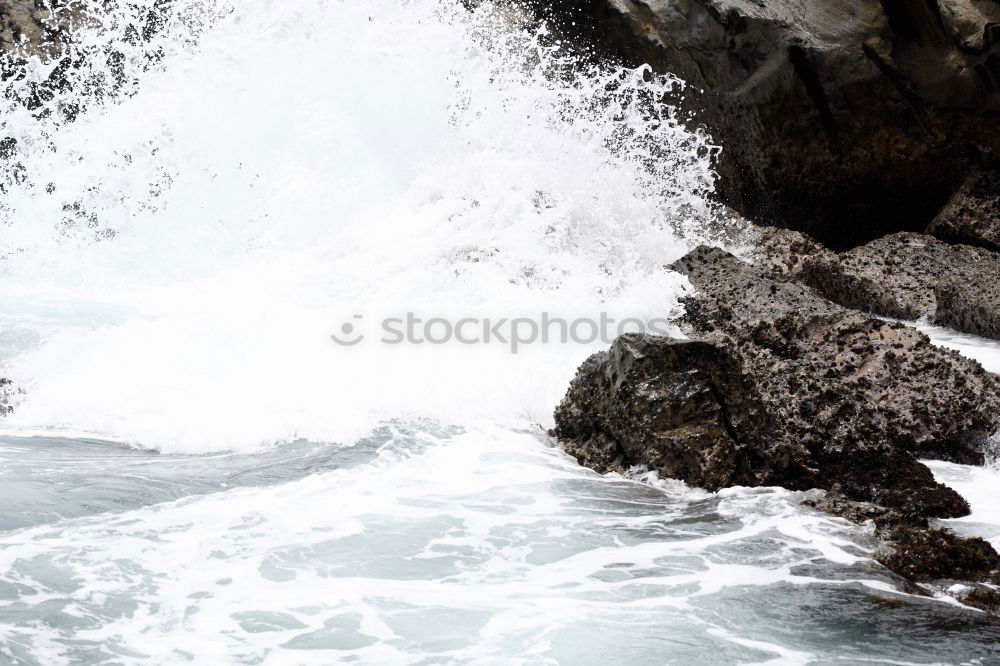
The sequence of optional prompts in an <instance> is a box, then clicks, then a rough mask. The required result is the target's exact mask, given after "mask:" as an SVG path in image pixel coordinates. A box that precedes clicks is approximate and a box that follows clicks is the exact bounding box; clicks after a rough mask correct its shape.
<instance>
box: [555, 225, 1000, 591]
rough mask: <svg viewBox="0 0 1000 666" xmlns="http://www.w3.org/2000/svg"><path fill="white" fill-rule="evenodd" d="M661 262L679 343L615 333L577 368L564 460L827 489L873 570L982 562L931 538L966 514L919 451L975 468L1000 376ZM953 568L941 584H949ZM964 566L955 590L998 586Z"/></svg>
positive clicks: (727, 277) (808, 301) (564, 408)
mask: <svg viewBox="0 0 1000 666" xmlns="http://www.w3.org/2000/svg"><path fill="white" fill-rule="evenodd" d="M793 240H795V239H793ZM796 242H797V241H796ZM671 268H673V269H674V270H677V271H679V272H681V273H684V274H685V275H687V276H688V278H689V280H690V281H691V283H692V284H693V285H694V287H695V289H696V291H695V293H694V294H693V295H691V296H690V297H688V298H686V299H685V305H686V308H687V314H686V315H685V317H684V319H683V322H682V323H683V326H684V330H685V332H686V333H687V334H688V335H690V336H691V337H692V338H693V339H692V340H673V339H669V338H657V337H651V336H640V335H631V336H622V337H621V338H619V339H618V340H616V341H615V343H614V344H613V345H612V347H611V349H609V350H608V351H606V352H601V353H598V354H595V355H594V356H592V357H591V358H589V359H588V360H587V361H585V362H584V364H583V365H582V366H581V367H580V369H579V371H578V373H577V375H576V377H575V378H574V380H573V382H572V383H571V385H570V388H569V390H568V392H567V394H566V397H565V398H564V400H563V401H562V402H561V403H560V405H559V406H558V407H557V409H556V413H555V420H556V428H555V429H554V430H553V431H552V433H551V434H552V435H553V436H554V437H555V438H556V439H557V440H558V441H559V443H560V445H561V446H563V448H564V449H565V450H566V451H567V452H569V453H571V454H572V455H574V456H575V457H576V458H577V459H578V460H579V461H580V462H581V464H584V465H587V466H589V467H593V468H594V469H596V470H597V471H601V472H606V471H622V470H624V469H627V468H628V467H629V466H632V465H638V464H644V465H647V466H648V467H649V468H650V469H652V470H655V471H658V472H659V473H660V475H661V476H663V477H672V478H679V479H682V480H684V481H686V482H688V483H691V484H692V485H699V486H702V487H705V488H707V489H709V490H716V489H719V488H723V487H726V486H730V485H748V486H759V485H780V486H783V487H786V488H789V489H792V490H807V489H811V488H820V489H823V490H827V491H828V492H829V493H831V495H832V496H833V497H835V498H839V500H838V501H839V502H840V503H841V506H840V507H839V508H838V507H837V506H836V503H834V504H830V505H826V506H822V507H818V508H825V509H826V510H828V511H831V512H833V513H835V514H836V515H841V516H842V517H846V518H848V519H853V520H855V521H856V522H864V521H867V520H872V521H874V522H875V524H876V525H877V526H878V530H879V535H880V537H881V538H883V539H885V540H886V541H887V542H889V543H892V544H894V546H893V550H891V551H890V552H891V553H893V554H891V555H886V556H885V558H884V560H885V561H884V562H883V563H884V564H886V566H889V567H890V568H892V569H893V570H894V571H897V573H900V574H901V575H904V576H907V577H909V578H911V579H912V578H913V577H914V576H916V573H914V572H917V571H925V572H933V574H934V575H935V576H937V575H938V574H939V573H941V572H940V571H938V569H933V568H932V564H933V566H937V567H942V566H945V564H946V563H947V561H948V560H947V558H946V557H944V555H943V553H946V552H954V553H966V554H968V557H970V558H973V559H974V560H975V561H976V562H979V563H980V564H982V562H986V561H989V562H993V561H994V560H993V559H991V558H993V557H994V556H996V553H995V552H993V550H992V548H991V547H989V550H988V552H987V551H985V550H983V549H982V547H981V546H982V544H980V543H979V542H977V541H975V540H966V539H962V538H960V537H955V536H953V535H950V534H948V533H944V534H947V537H944V536H941V535H940V534H939V533H938V532H934V531H932V530H930V527H929V526H928V519H929V518H951V517H960V516H963V515H967V514H968V511H969V507H968V504H967V503H966V501H965V500H964V499H962V498H961V496H959V495H958V493H956V492H955V491H954V490H952V489H950V488H948V487H946V486H944V485H942V484H939V483H937V482H936V481H935V480H934V477H933V474H932V473H931V472H930V470H929V469H928V468H927V467H926V466H925V465H923V464H922V463H920V462H919V460H918V457H932V458H943V459H946V460H952V461H956V462H963V463H969V464H981V463H982V462H983V450H984V446H985V444H986V442H987V440H988V438H989V437H990V436H991V435H992V434H993V433H994V432H996V431H997V430H998V429H1000V378H998V377H995V376H993V375H991V374H989V373H987V372H986V371H985V370H983V369H982V367H981V366H980V365H979V364H978V363H976V362H974V361H971V360H968V359H966V358H963V357H962V356H960V355H959V354H957V353H956V352H953V351H949V350H945V349H941V348H938V347H936V346H934V345H933V344H932V343H931V342H930V340H929V339H928V338H927V337H926V336H925V335H923V334H922V333H920V332H919V331H916V330H915V329H913V328H910V327H907V326H904V325H902V324H898V323H892V322H886V321H881V320H878V319H873V318H870V317H866V316H865V315H863V314H861V313H859V312H856V311H853V310H850V309H847V308H844V307H842V306H839V305H836V304H834V303H832V302H830V301H828V300H826V299H824V298H823V297H822V296H820V295H819V294H817V293H816V292H814V291H813V290H812V289H810V288H808V287H806V286H803V285H801V284H796V283H794V282H789V281H787V280H782V279H781V278H779V277H776V276H775V275H774V274H773V273H770V272H768V270H767V268H768V267H766V266H765V268H764V270H761V269H759V268H755V267H753V266H750V265H748V264H745V263H743V262H741V261H740V260H738V259H737V258H736V257H734V256H732V255H730V254H728V253H726V252H724V251H722V250H719V249H717V248H710V247H705V246H702V247H699V248H697V249H695V250H694V251H692V252H691V253H689V254H688V255H687V256H685V257H684V258H682V259H680V260H679V261H677V262H676V263H675V264H673V265H672V266H671ZM771 268H773V265H772V266H771ZM785 268H787V266H782V265H779V266H778V269H777V270H778V272H781V271H782V270H784V269H785ZM929 387H930V390H929ZM908 530H910V531H908ZM912 530H916V531H912ZM921 534H923V535H924V536H920V535H921ZM983 543H985V542H983ZM987 547H988V544H987ZM975 553H979V555H975ZM980 556H981V557H980ZM975 558H979V559H975ZM880 561H881V560H880ZM968 561H973V560H968ZM962 562H966V560H961V561H956V563H955V568H953V569H952V570H950V572H948V573H949V574H950V575H948V576H944V575H942V576H941V578H953V579H961V578H962V576H963V575H965V572H966V570H967V569H968V567H966V565H965V564H962ZM959 564H961V566H962V567H966V568H961V567H959ZM977 566H978V565H977ZM984 566H985V565H984ZM991 566H992V565H991ZM921 567H923V568H922V569H921ZM977 571H979V572H980V573H979V574H977V577H978V578H977V580H976V581H970V582H976V583H977V584H978V583H983V584H987V583H990V582H1000V581H997V580H996V576H995V575H994V574H992V573H988V572H987V573H983V571H985V569H983V567H982V566H980V567H979V569H977ZM990 571H992V569H991V570H990ZM907 574H909V575H907ZM980 574H981V575H980ZM930 575H931V573H927V576H930ZM980 579H981V580H980ZM918 582H921V583H923V582H925V581H923V580H921V581H918ZM976 589H979V588H976ZM990 589H991V588H989V587H988V586H987V587H983V588H982V589H981V590H980V591H979V592H977V594H979V595H980V596H984V595H985V596H984V598H986V597H989V594H988V593H989V590H990ZM990 598H992V597H990ZM984 603H986V602H985V601H984ZM990 603H992V602H990Z"/></svg>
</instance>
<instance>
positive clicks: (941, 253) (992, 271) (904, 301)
mask: <svg viewBox="0 0 1000 666" xmlns="http://www.w3.org/2000/svg"><path fill="white" fill-rule="evenodd" d="M782 250H783V248H778V250H777V252H776V253H777V254H778V255H779V256H780V253H781V251H782ZM802 264H803V267H802V269H801V270H800V271H799V272H798V273H797V274H796V275H795V276H793V277H795V278H797V279H801V280H802V281H803V282H805V283H807V284H809V285H810V286H812V287H814V288H815V289H816V290H817V291H819V292H820V293H822V294H823V295H824V296H826V297H827V298H829V299H830V300H832V301H834V302H836V303H839V304H841V305H844V306H847V307H850V308H855V309H858V310H862V311H866V312H871V313H873V314H877V315H882V316H886V317H896V318H900V319H920V318H927V319H928V320H930V321H932V322H934V323H937V324H940V325H942V326H948V327H950V328H953V329H956V330H959V331H964V332H966V333H973V334H976V335H982V336H985V337H991V338H997V339H1000V284H998V277H1000V254H997V253H995V252H990V251H989V250H985V249H982V248H978V247H972V246H968V245H949V244H948V243H945V242H943V241H940V240H938V239H936V238H934V237H933V236H926V235H923V234H912V233H899V234H893V235H891V236H886V237H885V238H880V239H878V240H876V241H873V242H871V243H869V244H867V245H865V246H862V247H858V248H855V249H853V250H850V251H849V252H844V253H841V254H839V255H837V254H833V253H829V252H827V253H813V254H811V255H809V256H808V257H806V258H805V259H804V260H803V261H802Z"/></svg>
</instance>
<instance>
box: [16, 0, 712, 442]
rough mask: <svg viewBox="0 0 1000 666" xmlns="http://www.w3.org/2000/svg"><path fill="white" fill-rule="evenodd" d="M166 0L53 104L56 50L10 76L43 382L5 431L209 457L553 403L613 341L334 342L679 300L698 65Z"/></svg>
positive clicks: (85, 44)
mask: <svg viewBox="0 0 1000 666" xmlns="http://www.w3.org/2000/svg"><path fill="white" fill-rule="evenodd" d="M157 6H158V3H154V2H145V3H135V6H134V7H133V8H132V9H128V10H126V9H124V8H115V10H114V12H113V13H112V14H101V13H100V12H97V16H98V17H99V18H101V17H104V18H103V19H102V20H98V21H95V22H93V24H91V23H84V24H83V25H81V26H80V27H79V31H78V32H77V33H76V39H77V41H78V46H75V47H73V48H72V49H71V52H70V55H69V56H68V57H70V58H73V59H74V64H75V65H77V66H79V69H74V70H71V73H70V74H67V75H68V76H69V80H68V83H67V84H66V85H64V86H62V87H61V88H59V89H55V88H52V87H51V86H50V88H52V89H51V90H50V93H51V94H49V97H48V99H46V100H36V101H38V102H39V104H33V103H26V101H25V100H26V99H28V98H29V97H30V92H31V90H32V86H35V88H36V89H37V87H38V86H37V84H38V82H39V81H42V80H44V79H45V78H46V77H47V76H49V75H50V73H51V71H52V68H53V64H51V63H50V64H43V63H42V62H40V61H38V60H37V59H35V60H30V61H29V62H28V64H27V66H26V67H25V69H24V75H23V78H21V79H20V80H18V81H14V82H13V83H8V84H7V85H8V87H7V89H6V94H7V100H6V101H5V102H4V104H6V105H7V108H6V109H4V114H3V118H4V120H3V122H2V125H0V135H3V136H6V137H8V138H10V139H13V141H14V143H13V144H11V142H8V145H13V146H14V148H13V150H12V155H11V156H10V157H9V158H8V163H9V164H11V165H12V167H11V168H10V169H8V170H7V175H6V177H5V180H4V182H3V188H4V194H3V208H2V210H0V224H2V227H0V228H2V230H3V235H2V237H0V257H2V260H0V270H2V272H3V286H2V291H0V296H2V298H0V317H2V319H0V324H2V326H0V331H2V333H0V335H2V337H3V339H2V340H0V343H2V344H0V347H2V348H4V349H5V351H3V352H0V353H2V354H3V356H2V357H0V361H4V360H5V363H4V365H5V367H4V368H3V371H4V372H5V373H7V374H9V375H10V376H13V377H16V378H17V379H18V380H19V382H20V384H21V386H23V387H24V388H25V389H26V390H27V394H26V396H25V398H24V401H23V402H22V404H20V405H19V406H18V408H17V410H16V411H15V412H14V414H13V415H12V416H11V417H9V418H8V420H7V423H8V427H12V428H20V429H31V428H39V427H48V428H65V429H69V430H74V431H84V432H92V433H98V434H101V435H102V436H105V437H108V438H113V439H118V440H124V441H128V442H132V443H134V444H137V445H140V446H144V447H154V448H160V449H163V450H172V451H204V450H217V449H248V448H253V447H256V446H259V445H261V444H266V443H271V442H275V441H285V440H290V439H295V438H316V439H327V440H329V439H338V440H339V439H350V438H353V437H357V436H358V435H360V434H361V433H363V432H366V431H367V429H369V428H370V427H371V426H372V425H373V424H374V423H377V422H379V421H380V420H382V419H385V418H394V417H399V416H408V415H416V416H420V417H428V418H438V419H442V420H447V421H451V422H466V421H468V420H470V419H471V420H476V419H483V418H485V419H490V420H499V421H501V422H507V423H522V422H524V421H526V420H527V421H540V422H545V421H546V420H547V419H548V414H549V413H550V412H551V409H552V407H553V406H554V404H555V402H556V401H557V400H558V398H559V396H560V395H561V393H562V391H563V390H564V388H565V385H566V382H567V381H568V379H569V378H570V376H571V375H572V372H573V370H574V368H575V367H576V365H577V364H578V363H579V361H580V360H582V359H583V358H584V357H585V356H586V355H587V353H589V352H590V351H592V350H593V349H596V348H598V347H600V346H604V345H602V344H601V343H598V344H595V345H591V346H587V345H572V344H569V345H536V346H534V347H532V348H531V349H528V350H526V351H525V352H524V353H523V354H519V355H518V357H517V358H512V357H511V355H510V354H509V352H508V350H507V349H500V348H495V347H490V346H477V347H461V346H447V347H442V348H433V349H431V348H426V347H425V348H419V347H414V346H407V347H405V348H402V347H401V348H393V349H387V348H385V347H377V346H374V345H365V346H362V347H358V348H351V349H343V348H339V347H337V346H336V345H334V344H332V343H331V341H330V339H329V337H328V336H329V335H330V334H331V333H333V332H335V331H336V330H337V329H338V327H340V326H341V324H342V323H343V322H345V321H348V322H350V321H355V319H354V317H355V315H362V316H363V319H362V320H361V321H365V322H374V321H378V320H379V319H380V318H381V317H385V316H393V315H398V314H402V313H405V312H415V313H418V314H420V315H422V316H425V317H433V316H443V317H461V316H466V315H469V316H479V317H492V318H502V317H515V316H529V317H530V316H537V315H538V314H539V313H541V312H550V313H553V314H555V315H558V316H563V317H596V316H597V315H598V313H601V312H607V313H611V314H612V315H614V316H617V317H637V318H640V319H649V318H652V317H664V316H665V315H670V314H673V313H676V312H677V308H678V306H677V300H676V299H677V296H678V295H679V294H680V293H682V291H683V289H684V284H685V282H684V280H683V279H682V278H681V277H680V276H678V275H676V274H671V273H669V272H668V271H666V270H664V269H663V266H664V265H665V264H666V263H668V262H669V261H671V260H672V259H674V258H677V257H678V256H680V254H682V253H683V252H684V251H685V250H686V248H687V247H688V243H687V242H685V241H682V240H680V239H679V236H680V235H682V234H683V233H687V234H688V235H692V234H693V235H694V236H696V235H697V233H698V231H697V230H698V229H700V228H701V226H702V223H703V221H704V220H705V219H706V218H707V217H709V216H710V215H711V214H712V205H711V204H710V203H709V200H708V198H707V195H708V194H709V193H710V191H711V189H712V187H713V180H714V176H713V173H712V170H711V154H712V152H713V151H714V150H716V149H715V148H714V147H713V146H712V144H711V142H710V140H709V138H708V137H706V136H705V135H703V134H701V133H696V132H691V131H688V130H686V129H684V128H683V127H682V126H681V124H680V123H679V122H678V120H677V118H676V117H675V116H674V111H673V106H672V105H671V103H672V102H676V100H677V98H678V96H679V95H682V94H683V86H682V84H681V83H680V82H679V81H677V80H675V79H673V78H671V77H663V76H655V75H653V74H652V73H651V72H650V71H649V70H648V69H645V68H644V69H639V70H623V69H612V68H599V67H585V66H582V65H580V64H578V63H576V62H575V61H574V60H572V59H570V58H569V57H567V56H566V54H565V53H563V52H562V51H560V49H559V48H558V45H557V44H556V43H555V42H554V39H553V38H552V36H551V35H549V34H548V33H547V32H546V30H545V29H544V27H543V28H541V29H531V28H529V27H528V26H529V23H528V22H527V21H526V19H525V15H524V14H523V13H522V12H520V11H518V10H517V9H516V8H510V7H505V8H501V7H498V6H494V5H493V4H489V3H487V4H484V5H481V6H479V7H478V8H477V9H476V10H475V11H469V10H466V9H465V8H464V7H462V5H461V4H460V3H453V2H446V1H441V2H434V1H431V2H398V1H389V0H374V1H371V2H365V3H354V2H323V1H321V0H297V1H294V2H287V1H284V2H277V1H262V2H254V3H227V2H223V1H221V0H220V1H217V2H195V1H194V0H187V1H184V2H175V3H169V5H168V6H166V8H164V9H163V11H164V12H165V13H164V14H163V16H164V18H163V19H159V20H156V21H152V23H151V19H150V15H151V14H150V10H155V9H156V7H157ZM91 8H92V9H93V5H91ZM95 11H96V10H95ZM109 17H113V18H109ZM150 25H152V26H153V27H152V28H150V27H149V26H150ZM144 30H145V32H144ZM67 109H69V110H70V112H67Z"/></svg>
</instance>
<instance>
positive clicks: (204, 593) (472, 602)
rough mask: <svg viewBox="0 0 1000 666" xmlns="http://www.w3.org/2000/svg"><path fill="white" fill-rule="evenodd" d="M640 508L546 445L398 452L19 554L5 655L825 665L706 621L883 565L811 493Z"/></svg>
mask: <svg viewBox="0 0 1000 666" xmlns="http://www.w3.org/2000/svg"><path fill="white" fill-rule="evenodd" d="M635 490H636V487H635V485H634V484H631V483H629V482H626V481H621V480H615V479H601V478H600V477H597V476H596V475H594V474H593V473H591V472H588V471H586V470H583V469H581V468H580V467H578V466H577V465H576V464H575V462H573V461H572V460H570V459H569V458H568V457H567V456H565V455H564V454H562V453H560V452H558V451H557V450H554V449H549V448H545V447H540V446H538V441H537V439H536V438H535V437H534V436H532V435H529V434H515V433H512V432H511V431H509V430H508V429H505V428H496V427H492V426H483V427H480V428H477V429H474V430H471V431H469V432H466V433H464V434H458V435H455V436H454V437H450V438H445V439H440V438H437V437H434V436H431V435H428V434H421V433H413V432H409V433H408V434H407V433H406V432H404V431H400V432H399V433H397V434H396V435H395V436H394V437H393V438H392V439H391V440H390V441H389V443H387V444H386V445H385V446H383V447H382V449H381V450H380V452H379V454H378V455H377V456H376V458H375V460H374V461H373V462H371V463H368V464H364V465H362V466H361V467H359V468H358V467H352V468H345V469H340V470H334V471H330V472H326V473H322V474H313V475H311V476H308V477H306V478H303V479H300V480H297V481H290V482H287V483H284V484H282V485H280V486H277V487H273V488H241V489H234V490H230V491H227V492H221V493H215V494H211V495H207V496H203V497H196V498H188V499H184V500H179V501H177V502H171V503H166V504H159V505H156V506H151V507H148V508H144V509H138V510H134V511H128V512H124V513H121V514H118V515H108V516H97V517H94V518H84V519H78V520H74V521H67V522H64V523H61V524H59V523H56V524H50V525H44V526H40V527H37V528H29V529H24V530H20V531H16V532H13V533H9V534H6V535H4V536H3V537H2V539H0V571H4V572H5V573H4V574H3V576H2V577H0V586H2V585H7V586H11V585H13V586H16V589H17V590H18V595H17V596H18V598H17V600H16V603H17V604H18V607H19V608H20V609H21V610H20V613H21V616H22V619H23V621H22V622H21V623H19V624H18V625H10V624H2V623H0V644H3V645H5V646H6V649H8V650H11V651H12V652H11V653H12V654H17V652H16V651H17V650H27V651H30V653H31V654H33V655H37V656H40V657H44V663H46V664H64V663H72V659H73V655H80V654H88V652H87V650H93V652H92V653H90V654H91V657H97V656H100V655H104V659H105V660H112V661H114V663H120V664H142V663H151V662H152V663H163V664H168V663H184V662H185V661H186V660H187V659H188V658H189V656H190V657H191V658H195V659H196V661H197V662H198V663H206V662H212V663H265V664H285V663H295V664H327V663H330V662H331V659H340V658H347V657H350V658H353V659H355V660H358V661H360V662H361V663H369V664H375V663H378V664H397V663H398V664H403V663H426V662H424V661H423V660H427V659H437V660H443V661H444V662H445V663H456V664H457V663H476V664H479V663H496V664H499V663H522V664H528V663H606V662H605V661H602V657H601V656H600V655H601V654H602V652H601V650H602V649H603V647H601V646H602V645H603V644H604V643H603V641H610V642H614V641H618V640H620V637H621V636H622V635H623V632H628V633H630V634H631V637H632V640H635V641H636V645H635V647H634V648H633V649H634V650H635V654H636V655H641V656H639V657H637V658H639V660H640V661H642V662H648V661H649V660H650V659H651V658H652V657H653V655H654V654H655V653H657V652H658V651H659V650H661V649H662V647H657V641H659V642H660V643H661V644H663V642H664V641H667V642H668V643H673V642H676V645H675V647H676V648H677V649H679V650H682V651H683V650H690V649H692V648H691V646H699V647H697V650H698V651H699V653H704V651H705V650H711V651H716V652H717V653H718V654H722V655H729V657H727V659H731V661H728V662H727V663H748V664H749V663H783V662H781V661H780V660H781V659H794V660H796V661H794V663H810V661H809V660H808V659H806V657H805V654H804V653H803V652H802V651H801V650H798V649H792V648H788V647H784V646H782V645H781V644H780V642H774V641H770V640H768V641H764V640H761V639H760V636H761V632H762V631H767V630H768V629H767V627H761V626H755V627H753V628H750V629H748V628H747V627H741V628H740V629H738V630H736V629H733V628H732V627H731V626H729V621H728V620H724V619H722V618H720V617H719V615H718V611H717V610H715V609H714V607H713V606H712V605H711V602H710V601H709V600H711V599H712V598H713V596H714V595H719V594H725V593H727V592H728V591H730V590H741V589H747V588H751V589H760V590H762V591H763V590H765V589H768V588H770V587H773V586H775V585H790V586H792V587H803V586H809V585H813V584H816V583H825V584H827V585H832V586H838V585H839V586H848V587H849V586H853V585H857V584H859V583H865V582H866V578H869V577H871V572H869V575H867V576H866V575H860V576H853V577H851V576H848V577H845V578H843V579H840V580H836V579H833V580H828V581H827V580H824V579H823V578H822V577H816V576H814V575H812V574H811V573H808V572H804V571H799V570H798V569H799V568H800V567H802V566H807V565H810V564H814V563H817V562H826V561H828V560H830V559H833V560H834V561H837V562H840V563H844V564H848V563H858V562H863V561H864V556H865V555H866V550H865V549H864V548H865V545H864V544H863V542H859V541H858V539H857V533H856V530H854V529H853V528H852V527H850V526H849V525H848V524H847V523H844V522H843V521H838V520H832V519H829V518H828V517H825V516H822V515H821V514H818V513H815V512H812V511H807V510H804V509H802V508H801V507H798V506H797V501H796V495H795V494H794V493H790V492H788V491H784V490H779V489H755V490H745V489H733V490H730V491H727V492H726V493H725V494H724V495H723V496H722V497H721V498H715V497H713V496H711V495H708V494H706V493H704V492H703V491H692V490H688V489H685V488H683V487H680V486H675V487H672V488H670V489H667V490H654V489H648V490H646V491H644V492H641V493H636V492H635ZM692 506H695V507H698V508H697V509H695V510H694V511H693V510H692ZM716 511H718V512H720V513H721V514H722V515H723V516H724V517H725V522H723V523H721V524H720V523H717V522H716V520H717V519H716V518H714V517H713V516H714V515H715V512H716ZM803 537H805V539H803ZM858 574H863V570H858ZM0 589H7V588H0ZM783 594H784V595H785V596H787V595H788V593H787V592H785V593H783ZM10 603H12V602H10V601H4V600H0V607H3V606H5V605H8V604H10ZM706 604H707V605H706ZM46 613H48V615H47V616H46V617H47V620H46V621H44V622H40V621H37V620H38V619H41V617H42V615H44V614H46ZM751 624H753V623H752V622H751ZM727 626H728V627H729V628H727ZM581 627H588V628H587V629H584V634H585V636H580V635H578V634H577V632H578V631H579V630H580V629H581ZM67 636H72V638H73V643H72V644H63V643H60V642H59V640H58V639H59V637H67ZM653 637H655V639H654V638H653ZM581 641H583V643H581ZM650 641H652V642H650ZM727 644H728V645H729V647H727ZM583 645H589V646H590V647H589V648H586V652H585V653H583V654H580V655H579V656H578V657H577V658H574V656H573V655H574V654H575V653H574V650H575V649H579V648H581V647H583ZM685 646H687V647H685ZM592 650H593V651H592ZM679 654H685V653H684V652H679ZM776 659H777V660H778V661H775V660H776ZM95 661H100V660H98V659H96V658H95Z"/></svg>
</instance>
